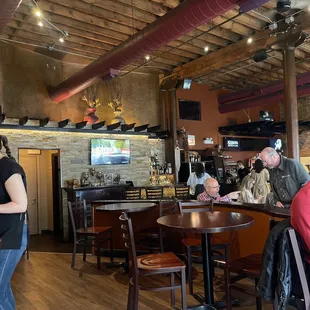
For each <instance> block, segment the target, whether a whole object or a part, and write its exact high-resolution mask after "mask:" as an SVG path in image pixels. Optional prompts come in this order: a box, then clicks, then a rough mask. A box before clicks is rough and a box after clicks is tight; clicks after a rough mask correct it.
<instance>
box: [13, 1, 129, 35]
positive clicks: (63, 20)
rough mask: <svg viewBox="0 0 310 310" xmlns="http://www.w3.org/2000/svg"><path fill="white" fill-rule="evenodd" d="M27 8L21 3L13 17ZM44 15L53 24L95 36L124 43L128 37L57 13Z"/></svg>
mask: <svg viewBox="0 0 310 310" xmlns="http://www.w3.org/2000/svg"><path fill="white" fill-rule="evenodd" d="M27 8H28V7H27V6H26V5H24V4H23V3H21V5H20V6H19V8H18V10H17V12H15V13H14V16H15V14H17V13H19V12H23V11H24V10H27ZM44 15H45V17H46V18H47V19H48V20H50V21H51V22H53V23H60V24H65V25H69V26H70V27H74V28H77V29H81V30H83V29H85V30H86V31H89V32H94V33H96V34H103V35H104V36H107V37H109V38H115V39H118V40H121V41H125V40H127V39H128V38H129V35H127V34H123V33H121V32H118V31H115V30H111V29H108V28H107V27H100V26H98V25H96V24H95V23H85V22H83V20H77V19H73V18H70V17H67V16H64V15H59V14H57V13H53V12H50V11H47V10H45V11H44Z"/></svg>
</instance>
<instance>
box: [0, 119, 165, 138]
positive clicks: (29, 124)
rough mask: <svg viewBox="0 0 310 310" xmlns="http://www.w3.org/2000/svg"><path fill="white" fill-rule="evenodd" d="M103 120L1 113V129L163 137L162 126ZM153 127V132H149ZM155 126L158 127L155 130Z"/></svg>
mask: <svg viewBox="0 0 310 310" xmlns="http://www.w3.org/2000/svg"><path fill="white" fill-rule="evenodd" d="M105 124H106V122H105V121H102V122H99V123H96V124H92V125H91V124H87V122H86V121H83V122H79V123H72V122H71V121H70V119H64V120H62V121H60V122H56V121H51V120H50V119H49V118H44V119H33V118H30V117H29V116H24V117H22V118H20V119H17V118H6V117H5V114H1V115H0V129H12V130H14V129H16V130H38V131H55V132H81V133H83V132H84V133H102V134H107V133H109V134H123V135H124V134H126V135H127V134H128V135H137V136H138V135H144V136H149V138H159V139H161V138H162V137H161V135H162V131H159V129H160V126H159V125H157V126H152V127H149V124H145V125H141V126H135V123H133V124H129V125H122V124H121V123H115V124H110V125H107V126H106V125H105ZM148 128H151V129H152V130H151V132H148V130H147V129H148ZM153 128H158V130H157V131H156V132H155V131H154V130H153Z"/></svg>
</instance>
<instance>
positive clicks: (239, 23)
mask: <svg viewBox="0 0 310 310" xmlns="http://www.w3.org/2000/svg"><path fill="white" fill-rule="evenodd" d="M307 2H310V1H302V0H300V1H292V3H296V10H295V11H293V12H292V11H291V12H290V14H292V13H294V12H298V10H299V9H300V8H304V7H305V5H304V4H305V3H307ZM179 3H180V0H41V1H38V6H39V8H40V9H41V11H42V14H43V15H44V17H45V18H46V19H47V20H49V21H51V22H52V23H53V25H54V26H56V27H58V28H59V29H61V30H63V31H66V32H68V34H69V36H68V37H67V38H66V40H65V42H64V43H61V42H60V41H59V37H60V35H61V33H60V32H59V31H57V30H56V29H55V28H53V27H52V26H51V25H49V24H48V23H46V22H45V21H43V23H44V25H43V27H40V26H38V17H36V16H35V10H36V6H35V3H34V1H33V0H23V2H22V3H21V5H20V6H19V8H18V10H17V11H16V12H15V13H14V16H13V19H12V20H11V21H10V22H9V23H8V24H7V27H6V28H5V30H4V31H3V32H2V34H1V35H0V37H2V38H4V39H7V40H10V41H11V42H15V43H16V42H23V43H26V44H29V46H30V47H31V48H33V49H35V50H36V51H39V52H43V51H44V53H45V54H48V55H50V56H52V57H55V58H61V57H62V56H64V55H66V53H67V55H66V57H67V56H68V55H71V56H72V57H75V58H74V61H77V60H79V62H83V63H87V62H91V61H93V60H95V59H97V58H98V57H99V56H101V55H103V54H105V53H107V52H108V51H109V50H111V49H113V48H114V47H116V46H117V45H119V44H120V43H121V42H123V41H125V40H127V39H128V38H129V37H130V36H132V35H133V34H134V33H136V32H138V31H139V30H141V29H143V28H144V27H145V26H147V25H148V24H150V23H152V22H153V21H155V20H156V19H157V18H159V17H161V16H163V15H164V14H165V13H166V12H168V11H169V10H171V9H173V8H175V7H176V6H177V5H178V4H179ZM275 7H276V1H275V0H272V1H270V2H268V3H266V4H265V5H264V6H263V7H261V8H259V9H258V10H256V11H251V12H249V13H248V14H241V15H239V11H238V7H236V8H235V9H234V10H231V11H229V12H227V13H226V14H225V15H223V16H219V17H217V18H215V19H214V20H213V21H212V22H211V23H209V24H207V25H202V26H200V27H198V28H197V29H195V30H193V31H191V32H189V33H187V34H186V35H184V36H182V37H180V38H179V39H178V40H177V41H174V42H171V43H170V44H169V45H167V46H165V47H163V48H161V49H160V50H158V51H157V52H155V53H154V54H153V55H150V56H151V57H152V58H154V57H156V59H154V60H152V61H150V62H148V63H147V64H146V65H145V66H144V70H147V71H151V72H158V73H163V74H165V75H169V74H171V73H172V72H174V71H175V70H178V69H179V68H182V67H181V66H182V65H184V64H188V63H189V62H191V61H193V60H195V59H198V58H201V57H202V56H206V55H207V57H210V61H211V60H212V54H213V53H214V52H215V51H217V52H219V51H222V56H221V57H223V58H225V59H226V62H223V63H222V65H221V63H219V64H218V65H217V67H214V68H213V67H211V66H210V69H209V70H207V71H206V70H202V71H199V70H197V74H196V73H195V74H194V75H193V76H192V78H194V79H195V80H196V81H197V82H200V83H204V84H208V85H209V86H210V87H211V89H217V88H226V89H240V88H245V87H251V86H256V85H261V84H264V83H268V82H269V81H274V80H279V79H282V78H283V69H282V54H281V52H280V51H275V50H270V51H268V56H269V57H268V59H267V60H265V61H263V62H260V63H255V62H254V61H253V60H252V59H251V57H249V55H244V56H242V57H241V58H240V59H237V58H234V57H232V56H231V55H230V54H227V52H229V51H230V50H231V49H233V48H234V46H237V44H239V46H241V47H242V45H240V44H241V43H242V42H244V40H246V39H247V38H249V37H251V36H254V37H255V36H259V35H260V34H262V33H264V32H266V30H264V29H265V28H266V26H268V25H269V24H270V23H271V21H274V20H275V19H276V17H275V14H274V12H275ZM302 14H304V16H307V14H309V17H308V19H310V13H309V12H307V11H306V10H305V11H304V12H303V13H302ZM228 20H229V21H228ZM218 25H220V26H218ZM307 28H308V26H307V27H305V31H307ZM309 28H310V25H309ZM309 33H310V32H309ZM197 36H199V37H198V38H197ZM16 44H17V43H16ZM249 46H250V45H249ZM48 47H49V48H50V49H51V47H52V51H50V50H49V49H48ZM205 47H208V51H207V52H206V51H205ZM228 47H229V48H228ZM225 48H226V49H225ZM59 51H60V52H59ZM63 52H64V53H63ZM249 53H250V52H249ZM73 54H75V56H73ZM76 54H77V55H80V56H76ZM250 54H251V53H250ZM209 55H210V56H209ZM215 55H217V54H214V56H215ZM218 55H220V54H218ZM251 55H252V54H251ZM295 56H296V61H297V74H299V73H304V72H307V71H310V61H309V60H310V57H309V56H310V43H308V42H307V41H306V42H305V43H303V44H302V45H300V46H299V47H298V48H297V49H296V53H295ZM152 58H151V59H152ZM145 62H146V60H145V59H141V60H140V62H137V63H135V64H133V65H131V66H129V67H127V68H125V69H124V71H129V70H132V69H134V68H135V66H138V65H141V64H143V63H145ZM176 68H178V69H176Z"/></svg>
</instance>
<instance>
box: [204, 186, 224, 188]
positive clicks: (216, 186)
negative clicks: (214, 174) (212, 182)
mask: <svg viewBox="0 0 310 310" xmlns="http://www.w3.org/2000/svg"><path fill="white" fill-rule="evenodd" d="M207 187H208V188H220V187H221V185H218V186H207Z"/></svg>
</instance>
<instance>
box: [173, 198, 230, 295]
mask: <svg viewBox="0 0 310 310" xmlns="http://www.w3.org/2000/svg"><path fill="white" fill-rule="evenodd" d="M183 207H187V208H185V209H184V208H183ZM193 207H195V208H193ZM178 208H179V212H180V214H182V213H190V212H211V211H212V210H213V201H210V202H206V201H200V202H198V201H197V202H181V201H178ZM182 243H183V245H184V246H185V249H186V251H185V253H184V258H185V263H186V267H187V279H188V285H189V291H190V294H191V295H193V293H194V287H193V276H192V268H193V267H192V263H193V257H192V254H193V253H197V252H201V251H202V245H201V239H200V238H195V237H187V236H186V235H185V236H184V238H183V239H182ZM228 248H229V244H228V243H223V244H212V259H213V261H214V260H217V261H224V262H225V263H226V262H227V261H228V256H229V249H228ZM221 251H223V252H224V253H223V254H222V253H221ZM198 262H201V261H199V259H198Z"/></svg>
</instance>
